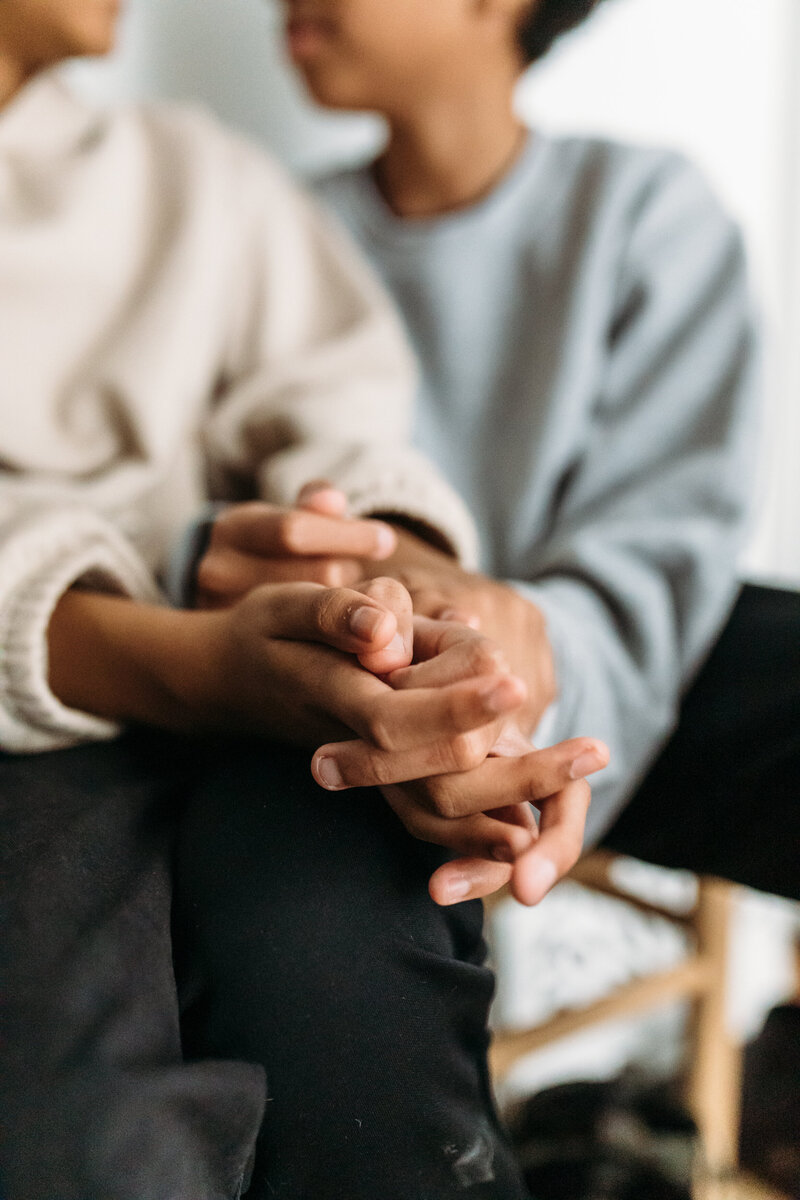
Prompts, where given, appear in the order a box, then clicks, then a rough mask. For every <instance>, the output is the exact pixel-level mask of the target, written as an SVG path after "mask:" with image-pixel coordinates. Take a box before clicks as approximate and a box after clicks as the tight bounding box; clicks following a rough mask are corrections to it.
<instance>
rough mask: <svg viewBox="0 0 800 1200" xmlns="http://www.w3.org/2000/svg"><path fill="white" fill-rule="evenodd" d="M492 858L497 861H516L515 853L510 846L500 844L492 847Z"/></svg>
mask: <svg viewBox="0 0 800 1200" xmlns="http://www.w3.org/2000/svg"><path fill="white" fill-rule="evenodd" d="M492 858H493V859H494V860H495V861H496V862H501V863H510V862H513V861H514V855H513V853H512V851H511V847H510V846H506V845H504V844H503V845H500V846H493V847H492Z"/></svg>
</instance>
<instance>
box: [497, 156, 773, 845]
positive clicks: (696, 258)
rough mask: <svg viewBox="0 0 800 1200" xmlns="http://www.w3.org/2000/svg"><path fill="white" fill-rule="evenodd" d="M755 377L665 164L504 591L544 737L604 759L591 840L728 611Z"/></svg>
mask: <svg viewBox="0 0 800 1200" xmlns="http://www.w3.org/2000/svg"><path fill="white" fill-rule="evenodd" d="M758 376H759V371H758V354H757V337H756V333H755V322H754V317H753V312H752V308H751V303H750V298H749V294H748V285H747V279H746V267H745V257H744V252H743V246H742V241H741V237H740V235H739V233H738V231H737V229H736V228H735V226H734V225H733V224H732V223H731V222H730V220H729V219H728V218H727V217H726V216H725V215H724V214H723V213H722V212H721V211H720V209H719V207H718V205H717V203H716V202H715V201H714V199H713V197H712V196H711V195H710V193H709V191H708V189H707V187H706V185H705V184H704V182H703V180H702V178H701V177H700V176H699V175H698V174H697V173H696V172H695V171H694V170H693V169H692V168H690V167H689V166H688V165H687V164H685V163H684V162H683V161H682V160H678V159H674V160H670V163H669V166H668V168H667V169H666V170H665V171H663V172H662V174H661V177H660V178H659V179H658V180H656V181H654V183H653V184H652V186H651V187H650V189H649V192H648V194H647V196H646V197H644V199H643V201H642V202H641V204H640V205H639V208H638V211H637V214H636V216H635V218H634V220H633V222H632V224H631V227H630V235H629V237H628V239H627V245H626V248H625V251H624V255H623V259H622V269H621V272H620V276H619V278H618V281H617V294H616V305H615V313H614V320H613V323H612V326H611V328H610V329H609V332H608V353H607V358H606V364H605V369H604V372H603V376H602V378H601V379H600V381H599V389H598V393H597V400H596V405H595V408H594V413H593V417H592V422H591V427H590V431H589V436H588V438H587V440H586V443H585V446H584V450H583V454H582V456H581V458H580V460H579V461H578V462H577V463H576V465H575V469H574V471H572V473H571V474H570V477H569V478H568V480H567V481H566V484H565V487H564V491H563V495H562V496H561V497H560V501H559V505H558V509H557V512H556V515H555V520H554V524H553V528H552V533H551V535H550V536H549V537H547V538H546V539H545V541H544V542H543V544H542V545H541V546H539V547H538V548H537V554H536V562H535V569H534V571H533V572H532V574H531V576H530V578H529V579H527V580H525V581H521V582H519V583H518V584H517V586H518V587H519V588H520V589H521V590H522V591H523V592H524V594H525V595H527V596H528V597H529V598H530V599H531V600H532V601H533V602H534V603H535V604H537V605H538V606H539V608H540V609H541V610H542V611H543V613H544V615H545V618H546V621H547V625H548V630H549V634H550V639H551V642H552V645H553V648H554V653H555V657H556V662H557V673H558V680H559V697H558V702H557V706H556V710H555V712H556V717H555V728H554V730H553V731H552V733H553V740H554V741H556V740H560V739H561V738H566V737H570V736H573V735H576V734H586V735H592V736H598V737H601V738H603V739H604V740H605V741H606V742H607V743H608V745H609V747H610V750H611V764H610V766H609V767H608V768H607V770H606V771H605V772H603V774H602V775H601V776H599V777H598V780H597V782H596V784H595V785H594V786H593V797H594V798H593V804H592V809H591V812H590V818H589V824H588V830H587V837H588V840H589V841H590V842H591V841H596V840H597V839H598V838H599V837H600V836H601V835H602V833H603V832H605V830H606V829H608V828H609V826H610V825H611V823H612V821H613V819H614V817H615V815H616V814H617V812H618V811H619V809H620V808H621V807H622V805H623V803H624V802H625V800H626V799H627V798H628V797H629V796H630V794H631V792H632V791H633V789H634V787H635V785H636V784H637V782H638V781H639V780H640V778H641V777H642V775H643V774H644V772H645V770H646V769H647V767H648V766H649V764H650V762H651V761H652V759H653V758H654V756H655V754H656V753H657V751H658V749H659V748H660V746H661V745H662V743H663V742H664V741H665V739H666V737H667V736H668V734H669V733H670V731H671V729H672V728H673V726H674V723H675V720H676V712H677V706H678V703H679V699H680V694H681V690H682V688H683V687H685V685H686V684H687V682H688V681H689V680H690V678H691V676H692V675H693V673H694V672H695V671H696V670H697V668H698V666H699V665H700V663H701V661H702V659H703V657H704V655H705V654H706V653H707V651H708V649H709V648H710V645H711V643H712V640H713V638H714V637H715V635H716V634H717V632H718V631H719V629H720V628H721V626H722V624H723V622H724V620H725V618H726V616H727V614H728V612H729V609H730V607H731V605H732V603H733V599H734V596H735V592H736V576H735V572H736V559H737V553H738V550H739V548H740V544H741V540H742V536H743V529H744V526H745V517H746V512H747V509H748V507H749V505H748V500H749V492H750V481H751V478H752V475H753V465H754V457H755V445H754V441H755V422H754V409H755V404H754V398H755V393H756V391H757V386H758Z"/></svg>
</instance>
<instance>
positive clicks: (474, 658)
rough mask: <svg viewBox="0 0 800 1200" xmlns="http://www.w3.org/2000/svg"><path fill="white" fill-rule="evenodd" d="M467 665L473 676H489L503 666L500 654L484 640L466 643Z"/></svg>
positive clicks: (478, 639)
mask: <svg viewBox="0 0 800 1200" xmlns="http://www.w3.org/2000/svg"><path fill="white" fill-rule="evenodd" d="M466 647H467V650H466V653H467V664H468V666H469V668H470V670H471V672H472V673H473V674H474V675H491V674H492V673H493V672H495V671H497V670H498V668H501V667H502V666H503V661H502V654H501V653H500V651H498V650H497V649H496V648H495V647H494V646H493V645H492V643H491V642H489V641H488V640H487V639H486V638H477V637H476V638H474V639H472V640H470V641H469V642H467V643H466Z"/></svg>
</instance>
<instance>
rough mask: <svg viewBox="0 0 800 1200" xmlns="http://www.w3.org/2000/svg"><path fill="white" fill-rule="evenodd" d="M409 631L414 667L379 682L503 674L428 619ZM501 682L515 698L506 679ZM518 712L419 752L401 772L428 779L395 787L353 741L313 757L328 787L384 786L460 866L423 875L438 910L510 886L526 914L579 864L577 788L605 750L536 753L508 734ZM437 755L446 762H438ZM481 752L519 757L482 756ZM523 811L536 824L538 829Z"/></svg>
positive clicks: (477, 646)
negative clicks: (412, 635)
mask: <svg viewBox="0 0 800 1200" xmlns="http://www.w3.org/2000/svg"><path fill="white" fill-rule="evenodd" d="M414 627H415V657H416V658H417V659H419V660H421V661H419V662H417V663H416V664H415V665H414V666H412V667H410V668H406V669H400V670H397V671H394V672H393V673H392V674H391V675H390V676H389V677H388V680H389V682H390V683H391V684H392V685H393V686H394V687H395V688H396V689H397V690H407V689H412V690H413V689H414V688H417V687H421V688H428V687H449V686H452V684H453V683H454V682H456V681H459V680H461V681H463V680H465V679H469V678H476V677H478V678H479V677H485V678H486V679H487V680H490V679H497V677H498V672H499V673H500V677H501V678H502V676H503V674H504V673H505V672H507V666H506V664H505V661H504V658H503V655H502V652H500V651H499V650H498V648H497V647H496V646H494V645H493V644H492V643H490V642H489V641H488V639H486V638H485V637H482V636H481V635H479V634H477V633H475V632H474V631H470V630H469V629H467V628H465V627H463V626H459V625H454V624H442V623H440V622H434V621H431V620H427V619H425V618H417V619H415V621H414ZM506 680H507V682H508V684H509V685H510V686H513V688H514V689H515V690H516V689H518V687H519V682H518V681H516V680H513V677H510V676H508V675H506ZM512 681H513V683H512ZM499 695H502V691H500V692H499ZM517 695H519V692H518V691H517ZM517 712H518V708H516V709H515V708H514V707H511V706H509V708H508V709H507V710H506V713H505V715H503V714H498V716H497V719H496V721H495V722H493V723H492V724H491V725H487V726H486V727H484V728H476V729H474V730H472V731H471V732H469V733H466V734H464V735H463V736H462V737H460V738H459V739H457V740H456V741H453V742H451V743H450V744H449V745H448V746H446V747H435V746H423V747H420V748H418V749H417V750H416V751H415V752H412V753H411V755H409V756H407V757H406V759H405V760H404V762H403V769H404V770H406V771H407V770H409V768H411V769H413V770H414V772H415V773H416V774H418V775H419V776H420V777H422V776H427V778H419V779H417V780H416V781H415V782H413V783H409V784H405V785H403V786H393V785H396V783H397V781H398V780H399V779H400V773H399V764H398V763H397V762H396V761H395V756H394V755H393V754H392V753H391V752H387V751H385V750H383V749H381V748H380V747H376V746H375V745H367V744H366V743H364V742H362V741H352V740H351V741H348V742H344V743H341V744H339V745H328V746H323V747H321V748H320V749H319V750H318V751H317V753H316V755H315V756H314V761H313V763H312V770H313V771H314V773H315V776H316V778H317V780H318V782H320V783H321V784H322V785H323V786H325V787H328V788H331V789H337V788H341V787H350V786H356V785H358V784H363V783H365V782H366V783H377V784H379V785H382V790H383V792H384V795H385V796H386V797H387V799H388V801H389V803H390V804H391V806H392V808H393V809H394V810H395V812H396V813H397V815H398V816H399V817H400V819H401V820H402V821H403V823H404V825H405V826H406V828H407V829H408V830H409V832H410V833H412V834H413V835H414V836H415V837H418V838H421V839H422V840H424V841H431V842H434V843H436V844H438V845H442V846H446V847H448V848H449V849H451V850H453V851H455V852H456V853H458V854H460V855H465V856H467V857H464V858H460V859H457V860H455V861H452V862H448V863H446V864H444V865H443V866H442V867H440V868H439V870H438V871H436V872H435V873H434V875H433V876H432V878H431V882H430V889H431V895H432V896H433V898H434V900H436V901H437V903H440V904H448V903H455V902H457V901H458V900H463V899H470V898H475V897H477V896H485V895H489V894H490V893H491V892H493V891H496V890H497V889H498V888H500V887H502V886H504V885H505V884H506V883H508V882H509V881H511V885H512V891H513V893H514V895H515V896H516V897H517V898H518V899H519V900H521V901H522V902H523V903H526V904H533V903H536V902H538V900H540V899H541V898H542V896H543V895H544V894H545V893H546V892H547V891H548V890H549V888H550V887H551V886H552V885H553V884H554V883H555V882H556V880H557V879H558V878H560V877H561V875H563V874H564V873H565V872H566V871H567V870H569V869H570V867H571V866H572V865H573V864H574V862H575V861H576V860H577V857H578V855H579V853H580V850H581V845H582V839H583V829H584V824H585V820H586V812H587V809H588V804H589V789H588V787H587V786H586V785H585V784H584V783H583V782H582V780H583V777H584V776H585V775H588V774H590V773H591V772H593V771H596V770H600V769H601V768H602V767H604V766H605V765H606V763H607V761H608V752H607V750H606V748H605V746H604V745H603V744H602V743H601V742H598V741H596V740H594V739H589V738H576V739H573V740H572V741H569V742H563V743H561V744H560V745H559V746H555V747H551V748H550V749H548V750H541V751H533V750H532V748H531V745H530V742H529V741H527V739H525V738H523V737H522V736H521V735H520V733H519V730H518V728H516V724H515V722H516V717H517ZM442 750H444V751H445V754H446V755H448V756H449V758H446V759H443V758H442V757H441V753H442ZM490 752H491V753H493V754H495V755H503V756H518V757H512V758H509V757H495V758H487V754H489V753H490ZM520 755H523V757H519V756H520ZM529 803H533V804H534V805H536V807H538V808H539V810H540V812H541V814H542V815H541V821H540V826H539V829H538V830H537V827H536V823H535V821H534V820H533V816H532V814H531V810H530V807H529Z"/></svg>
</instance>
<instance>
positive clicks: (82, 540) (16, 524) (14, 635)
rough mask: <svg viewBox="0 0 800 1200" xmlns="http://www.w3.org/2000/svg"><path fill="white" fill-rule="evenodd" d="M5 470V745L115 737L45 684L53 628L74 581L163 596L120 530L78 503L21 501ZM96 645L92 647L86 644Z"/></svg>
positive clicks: (26, 747)
mask: <svg viewBox="0 0 800 1200" xmlns="http://www.w3.org/2000/svg"><path fill="white" fill-rule="evenodd" d="M5 490H6V489H5V488H4V486H3V481H2V477H1V476H0V750H3V751H6V752H8V753H15V754H22V753H33V752H38V751H44V750H56V749H60V748H63V747H66V746H70V745H74V744H75V743H78V742H82V741H102V740H105V739H108V738H111V737H114V736H115V735H116V734H117V733H118V731H119V730H118V727H117V726H116V725H114V724H112V723H110V722H108V721H104V720H101V719H100V718H98V717H93V716H91V715H89V714H88V713H82V712H78V711H76V710H74V709H69V708H66V707H65V706H64V705H63V704H61V703H60V701H59V700H58V699H57V698H56V697H55V696H54V695H53V693H52V692H51V691H50V689H49V687H48V684H47V675H48V664H47V627H48V624H49V621H50V617H51V615H52V612H53V609H54V608H55V606H56V604H57V602H58V599H59V597H60V596H61V595H63V593H64V592H65V591H66V590H67V589H68V588H70V587H71V586H72V585H73V584H76V583H80V582H84V583H86V585H87V586H91V587H92V588H93V589H94V590H96V591H106V592H113V593H118V594H123V595H130V596H132V597H134V598H136V599H139V600H143V601H151V602H154V601H157V600H158V597H159V593H158V590H157V588H156V586H155V583H154V582H153V580H152V577H151V575H150V573H149V571H148V570H147V567H146V566H145V565H144V563H143V562H142V561H141V560H140V559H139V557H138V555H137V554H136V552H135V551H134V550H133V548H132V547H131V546H130V545H129V544H128V542H127V541H126V540H125V539H124V537H123V536H122V535H121V534H120V533H119V532H118V531H117V530H116V528H115V527H114V526H113V525H112V524H110V523H109V522H108V521H106V520H105V519H104V518H102V517H100V516H98V515H97V514H96V513H94V512H92V511H91V510H90V509H85V508H82V507H79V506H77V505H69V504H67V505H64V504H58V505H56V504H54V503H48V502H46V501H40V500H37V501H20V500H19V499H18V498H16V497H15V498H12V497H11V496H9V495H6V496H4V495H3V493H4V491H5ZM88 649H89V651H90V648H88Z"/></svg>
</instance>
